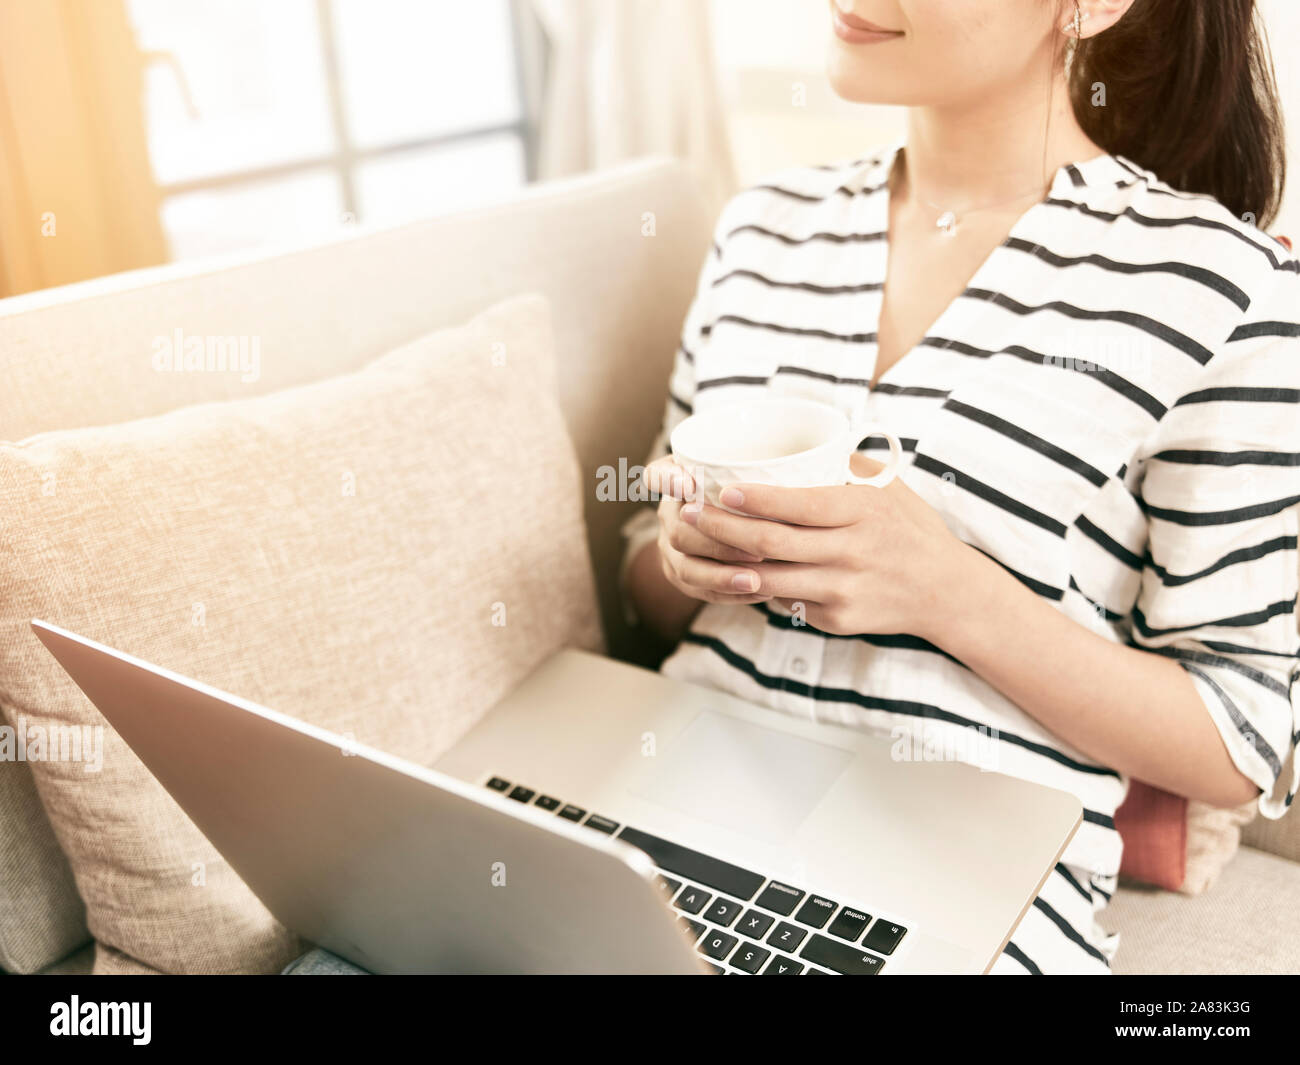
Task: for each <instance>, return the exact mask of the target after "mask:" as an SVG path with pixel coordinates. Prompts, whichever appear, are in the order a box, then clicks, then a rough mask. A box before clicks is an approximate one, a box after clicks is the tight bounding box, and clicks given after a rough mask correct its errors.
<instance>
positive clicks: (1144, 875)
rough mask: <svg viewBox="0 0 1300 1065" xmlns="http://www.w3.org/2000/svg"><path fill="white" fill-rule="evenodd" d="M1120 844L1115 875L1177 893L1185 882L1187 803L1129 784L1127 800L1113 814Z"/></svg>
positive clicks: (1147, 786)
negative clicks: (1120, 840) (1120, 856)
mask: <svg viewBox="0 0 1300 1065" xmlns="http://www.w3.org/2000/svg"><path fill="white" fill-rule="evenodd" d="M1115 827H1116V828H1117V829H1118V830H1119V835H1120V839H1122V840H1123V841H1124V858H1123V860H1122V861H1121V862H1120V867H1119V871H1120V872H1121V873H1122V874H1123V875H1124V876H1127V877H1130V878H1132V879H1133V880H1140V881H1142V882H1143V883H1144V884H1154V885H1155V886H1156V887H1162V888H1165V889H1167V890H1169V891H1177V890H1178V889H1179V888H1180V887H1182V884H1183V881H1184V880H1186V879H1187V800H1186V799H1184V798H1182V797H1180V796H1178V795H1170V794H1169V792H1167V791H1161V790H1160V789H1159V788H1156V787H1152V786H1151V785H1150V784H1143V783H1142V781H1140V780H1133V781H1130V782H1129V787H1128V797H1127V798H1126V799H1125V800H1124V803H1123V805H1122V806H1120V808H1119V809H1118V810H1116V811H1115Z"/></svg>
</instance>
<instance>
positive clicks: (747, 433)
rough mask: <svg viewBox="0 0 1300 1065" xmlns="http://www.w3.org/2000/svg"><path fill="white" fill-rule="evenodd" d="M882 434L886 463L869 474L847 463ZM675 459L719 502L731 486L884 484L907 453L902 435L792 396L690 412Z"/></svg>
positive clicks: (676, 440) (675, 443) (675, 438)
mask: <svg viewBox="0 0 1300 1065" xmlns="http://www.w3.org/2000/svg"><path fill="white" fill-rule="evenodd" d="M868 436H882V437H884V438H885V440H886V442H887V443H888V444H889V461H888V462H886V463H885V468H884V469H883V470H881V471H880V472H879V473H877V474H874V475H873V476H871V477H859V476H858V475H857V474H855V473H854V472H853V471H852V470H851V469H850V468H849V461H850V459H852V457H853V455H854V453H855V452H856V451H857V448H858V444H859V443H860V442H861V441H862V440H863V439H865V438H866V437H868ZM670 444H671V447H672V452H673V458H674V459H675V460H676V462H677V464H678V465H679V466H681V467H683V468H684V469H685V470H686V471H687V472H688V473H689V474H690V475H691V477H692V478H694V480H695V485H696V489H697V498H702V499H703V500H704V502H706V503H710V504H712V505H713V506H721V505H722V504H721V502H720V501H719V498H718V497H719V496H720V495H721V493H722V489H724V488H725V487H727V486H728V485H731V484H745V483H747V484H775V485H781V486H783V487H787V488H814V487H821V486H827V485H838V484H865V485H871V486H872V487H875V488H883V487H884V486H885V485H887V484H889V482H890V481H892V480H893V479H894V477H895V476H896V475H897V474H898V464H899V462H900V460H901V459H902V457H903V448H902V445H901V444H899V442H898V437H896V436H895V435H894V434H893V433H891V432H889V431H888V430H886V429H881V428H879V427H875V426H856V427H855V426H854V425H852V424H851V423H850V422H849V419H848V418H847V417H846V416H845V415H844V413H843V412H842V411H840V410H839V409H837V408H835V407H832V406H830V405H829V404H826V403H819V402H817V401H816V400H811V399H802V398H796V397H793V396H773V395H766V396H755V397H754V398H753V399H748V400H743V401H738V402H735V403H727V404H722V405H719V406H717V407H711V408H709V409H708V410H704V411H701V412H700V413H698V414H692V415H691V416H690V417H689V418H687V419H685V420H684V421H682V422H681V423H680V424H678V426H677V427H676V428H675V429H674V430H673V432H672V437H671V439H670Z"/></svg>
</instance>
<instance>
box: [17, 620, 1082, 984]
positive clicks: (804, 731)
mask: <svg viewBox="0 0 1300 1065" xmlns="http://www.w3.org/2000/svg"><path fill="white" fill-rule="evenodd" d="M32 628H33V629H34V630H35V632H36V635H37V636H38V637H39V638H40V640H41V641H42V642H43V643H44V644H45V646H46V647H47V648H49V650H50V651H51V652H52V653H53V654H54V656H55V657H56V658H57V659H58V660H59V662H60V663H62V665H63V667H64V669H66V670H67V672H68V673H69V675H70V676H71V677H72V679H73V680H74V681H76V683H77V684H78V685H79V686H80V688H81V690H82V691H84V692H85V693H86V695H87V696H88V697H89V698H90V699H91V701H92V702H93V703H94V704H95V705H96V706H97V707H98V708H99V709H100V711H101V712H102V713H103V715H104V717H105V718H106V719H107V720H108V722H109V723H110V724H111V725H112V726H113V727H114V728H115V729H116V730H117V731H118V732H119V733H120V734H121V735H122V737H123V738H124V739H125V740H126V742H127V743H128V744H129V745H130V746H131V748H132V749H133V750H134V751H135V753H136V754H137V755H138V756H139V757H140V759H141V760H142V761H143V762H144V764H145V765H146V766H148V767H149V769H150V771H151V772H153V774H154V775H155V776H156V777H157V778H158V780H159V781H160V782H161V783H162V784H163V786H164V787H165V788H166V789H167V790H168V792H170V794H171V795H172V797H173V798H174V799H175V800H176V801H177V803H178V804H179V805H180V806H181V807H182V808H183V809H184V810H185V812H186V813H187V814H188V815H189V816H190V818H191V819H192V820H193V821H194V823H195V825H197V826H198V828H199V829H200V830H201V831H202V832H203V833H204V834H205V835H206V836H207V837H208V839H209V840H211V841H212V843H213V845H214V846H215V847H216V848H217V850H219V851H220V852H221V854H222V855H223V856H224V857H225V858H226V860H227V861H229V863H230V865H231V866H232V868H233V869H234V870H235V871H236V872H237V873H238V874H239V875H240V876H241V877H242V878H243V879H244V881H245V882H246V883H247V884H248V886H249V887H250V888H251V889H252V890H253V892H254V893H255V894H256V895H257V896H258V897H259V898H260V899H261V900H262V901H263V902H264V903H265V904H266V906H267V908H268V909H269V910H270V911H271V913H273V914H274V915H275V916H276V917H277V918H278V919H279V920H280V921H281V922H282V923H284V924H285V925H286V926H287V927H289V928H291V929H292V930H294V931H295V932H297V933H298V934H299V935H301V936H302V937H303V938H304V939H306V940H308V941H310V942H313V943H316V944H319V945H321V946H323V947H325V948H327V949H329V950H331V951H333V952H334V953H336V954H338V955H340V956H341V957H344V958H346V959H348V960H349V961H352V962H354V963H355V964H357V965H359V966H361V967H362V968H365V969H368V970H371V971H374V972H382V973H405V972H449V973H484V972H491V973H680V974H692V973H729V974H763V975H814V974H849V975H875V974H884V975H892V974H897V973H981V972H985V971H987V970H988V968H989V967H990V966H991V965H992V964H993V962H994V961H995V959H996V958H997V956H998V954H999V953H1000V952H1001V950H1002V948H1003V946H1004V945H1005V944H1006V941H1007V939H1008V938H1009V937H1010V935H1011V933H1012V931H1013V930H1014V928H1015V926H1016V924H1017V923H1018V922H1019V920H1020V918H1021V916H1022V915H1023V914H1024V912H1025V910H1026V909H1027V908H1028V907H1029V905H1030V904H1031V903H1032V901H1033V899H1034V897H1035V896H1036V895H1037V893H1038V890H1039V888H1040V887H1041V886H1042V883H1043V881H1044V880H1045V879H1046V878H1047V876H1048V874H1049V873H1050V872H1051V870H1052V867H1053V865H1054V864H1055V862H1056V861H1057V859H1058V858H1059V857H1060V854H1061V852H1062V851H1063V850H1064V848H1065V846H1066V844H1067V843H1068V842H1069V840H1070V838H1071V836H1072V835H1073V834H1074V832H1075V830H1076V828H1077V827H1078V825H1079V822H1080V818H1081V813H1082V811H1081V808H1080V804H1079V801H1078V799H1076V798H1075V797H1074V796H1072V795H1068V794H1066V793H1064V792H1060V791H1056V790H1053V789H1050V788H1045V787H1041V786H1039V785H1035V784H1030V783H1027V782H1024V781H1020V780H1016V779H1013V778H1011V777H1006V776H1002V775H1000V774H997V773H992V772H981V771H980V770H979V769H976V768H974V767H973V766H970V765H965V764H959V763H956V762H926V761H910V762H904V761H898V760H895V758H894V757H892V756H891V745H890V742H889V741H888V740H887V739H884V740H882V739H878V738H875V737H872V736H868V735H864V734H861V733H858V732H856V731H851V730H848V729H844V728H840V727H837V726H833V725H828V724H822V723H815V722H811V721H805V720H800V719H796V718H793V717H790V716H787V715H784V714H781V713H778V712H775V711H772V710H768V709H766V708H763V707H759V706H756V705H753V704H751V703H748V702H746V701H744V700H741V699H738V698H733V697H731V696H728V695H724V694H721V693H719V692H716V691H711V690H708V689H704V688H700V687H696V686H693V685H689V684H683V683H680V682H678V681H674V680H670V679H668V678H665V677H662V676H660V675H659V674H657V673H651V672H648V671H646V670H643V669H639V668H636V667H634V666H629V665H625V664H622V663H618V662H615V661H612V660H610V659H607V658H603V657H600V656H597V655H592V654H587V653H584V652H578V651H564V652H561V653H559V654H557V655H555V656H554V657H553V658H551V659H550V660H548V661H547V662H545V663H544V664H543V665H542V666H541V667H540V668H539V669H538V670H537V671H536V672H535V673H533V674H532V675H531V676H530V677H529V678H528V679H527V680H525V681H524V682H523V683H522V684H521V685H520V686H519V687H518V689H516V690H515V691H514V692H513V693H511V695H509V696H508V697H507V698H506V699H504V700H503V701H502V702H501V703H500V704H499V705H498V706H496V707H495V708H494V709H493V710H492V711H491V712H490V713H489V714H488V715H487V716H486V717H485V718H484V719H483V721H482V722H480V723H479V724H478V725H477V726H476V727H475V728H474V729H473V730H472V731H471V732H470V733H468V734H467V735H466V736H465V737H464V739H462V740H461V741H460V742H459V743H457V744H456V746H455V747H453V748H452V749H451V750H450V751H449V752H448V753H447V754H446V755H445V756H444V757H443V758H441V759H440V760H439V761H438V762H437V764H436V765H434V766H432V767H426V766H420V765H415V764H413V763H410V762H407V761H404V760H402V759H400V758H395V757H393V756H392V755H389V754H385V753H384V752H382V751H378V750H374V749H372V748H368V747H365V746H362V745H359V744H356V743H355V742H353V741H351V740H349V739H347V738H345V737H343V736H339V735H335V734H332V733H330V732H327V731H325V730H323V729H320V728H316V727H314V726H312V725H309V724H305V723H303V722H301V721H297V720H295V719H293V718H290V717H288V716H286V715H284V714H280V713H277V712H276V711H274V710H271V709H268V708H266V707H261V706H257V705H256V704H254V703H251V702H249V701H247V700H245V699H241V698H239V697H237V696H234V695H228V694H226V693H224V692H220V691H217V690H216V689H214V688H211V687H209V686H207V685H205V684H202V683H199V682H197V681H194V680H190V679H188V678H186V677H182V676H179V675H177V674H175V673H172V672H170V671H168V670H166V669H163V668H160V667H158V666H154V665H151V664H149V663H147V662H143V661H140V660H139V659H136V658H133V657H131V656H130V655H126V654H123V653H121V652H119V651H115V650H113V649H111V648H108V647H105V646H103V645H102V644H98V643H96V642H94V641H93V640H88V639H85V638H84V637H81V636H78V635H76V634H74V633H71V632H68V631H66V630H64V629H60V628H58V627H57V626H54V625H50V624H47V623H44V622H41V621H33V622H32Z"/></svg>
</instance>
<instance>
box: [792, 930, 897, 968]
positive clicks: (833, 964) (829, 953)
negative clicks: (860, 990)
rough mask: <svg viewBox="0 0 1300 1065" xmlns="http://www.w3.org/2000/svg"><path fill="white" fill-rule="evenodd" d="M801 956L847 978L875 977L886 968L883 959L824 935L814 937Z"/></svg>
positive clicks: (801, 952) (800, 953)
mask: <svg viewBox="0 0 1300 1065" xmlns="http://www.w3.org/2000/svg"><path fill="white" fill-rule="evenodd" d="M799 956H800V957H801V958H803V959H805V960H806V961H810V962H812V963H813V964H814V965H821V966H823V967H825V968H827V969H834V970H835V971H836V972H837V973H843V974H844V975H845V976H875V975H876V973H878V972H880V970H881V969H883V968H884V967H885V962H884V959H883V958H877V957H876V956H875V955H874V954H868V953H867V952H866V951H865V950H863V949H862V948H861V947H855V946H854V945H853V944H852V943H837V942H836V941H835V940H833V939H828V938H827V937H826V936H822V935H814V936H813V937H812V938H811V939H810V940H808V942H807V944H806V945H805V946H804V948H803V950H802V951H800V952H799Z"/></svg>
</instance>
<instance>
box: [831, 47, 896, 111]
mask: <svg viewBox="0 0 1300 1065" xmlns="http://www.w3.org/2000/svg"><path fill="white" fill-rule="evenodd" d="M838 44H839V42H838V41H837V42H835V43H834V44H832V46H831V54H830V58H829V60H828V62H827V64H826V76H827V80H828V81H829V82H830V87H831V90H832V91H833V92H834V93H835V95H836V96H838V97H839V98H840V99H841V100H847V101H848V102H849V103H853V104H907V103H910V102H911V100H910V99H909V98H908V95H907V93H906V91H900V83H899V79H898V78H896V77H891V76H890V75H889V72H888V71H886V70H883V69H881V68H880V67H876V66H872V65H870V64H868V63H865V62H864V61H863V60H862V58H861V57H860V56H846V55H842V54H838V53H839V51H840V49H839V48H838V47H836V45H838ZM841 47H842V46H841Z"/></svg>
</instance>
